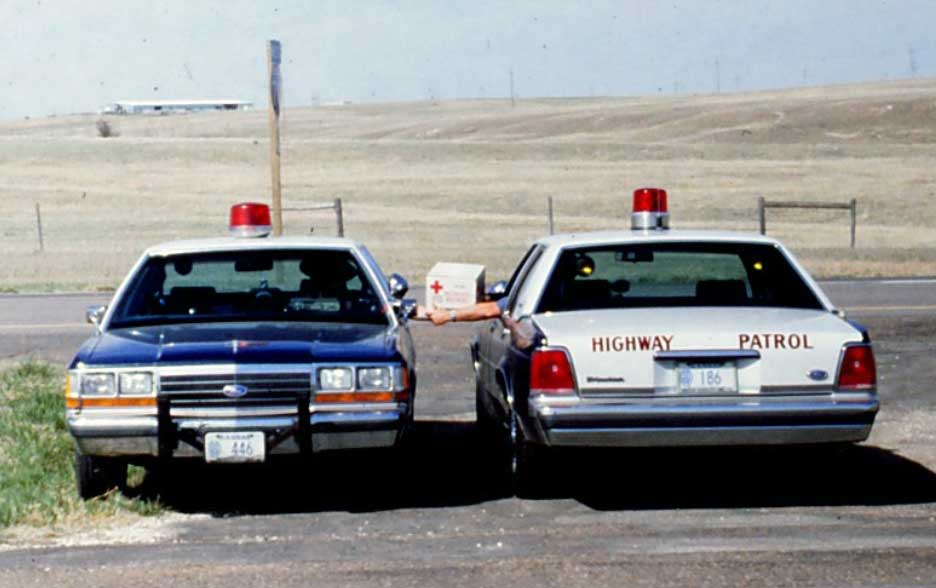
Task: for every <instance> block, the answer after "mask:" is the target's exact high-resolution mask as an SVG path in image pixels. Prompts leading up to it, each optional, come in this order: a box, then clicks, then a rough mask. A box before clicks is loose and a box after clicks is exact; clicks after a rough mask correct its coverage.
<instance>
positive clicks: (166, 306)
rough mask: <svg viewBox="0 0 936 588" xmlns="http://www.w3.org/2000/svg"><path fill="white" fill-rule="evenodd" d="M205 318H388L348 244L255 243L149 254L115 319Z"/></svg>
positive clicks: (118, 322)
mask: <svg viewBox="0 0 936 588" xmlns="http://www.w3.org/2000/svg"><path fill="white" fill-rule="evenodd" d="M204 321H326V322H349V323H374V324H387V322H388V319H387V316H386V314H385V313H384V311H383V308H382V304H381V302H380V299H379V297H378V296H377V294H376V292H375V290H374V288H373V287H372V285H371V283H370V281H369V280H368V278H367V275H366V274H365V273H364V272H363V271H362V269H361V267H360V265H359V264H358V262H357V260H356V259H355V258H354V256H353V255H351V253H350V252H348V251H302V250H300V251H253V252H230V253H210V254H194V255H176V256H172V257H166V258H151V259H149V260H148V261H147V262H146V264H145V266H144V267H143V268H142V270H141V271H140V272H139V273H137V274H136V276H135V278H134V280H133V282H132V283H131V284H130V286H129V288H128V289H127V291H126V292H125V294H124V296H123V297H122V298H121V300H120V301H119V302H118V304H117V307H116V309H115V312H114V316H113V317H112V319H111V323H110V326H111V327H114V328H119V327H123V326H134V325H146V324H161V323H178V322H204Z"/></svg>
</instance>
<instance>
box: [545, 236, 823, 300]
mask: <svg viewBox="0 0 936 588" xmlns="http://www.w3.org/2000/svg"><path fill="white" fill-rule="evenodd" d="M654 306H761V307H786V308H809V309H822V305H821V303H820V302H819V300H818V299H817V298H816V295H815V294H814V293H813V292H812V290H811V289H810V287H809V286H808V285H807V284H806V283H805V282H804V281H803V279H802V278H801V277H800V275H799V274H798V273H797V271H796V270H795V269H794V268H793V267H792V266H791V265H790V262H789V261H788V260H787V259H786V257H785V256H784V255H783V254H782V253H781V252H780V251H779V250H778V249H777V248H776V247H773V246H771V245H764V244H755V243H659V244H640V245H616V246H601V247H584V248H574V249H568V250H566V251H564V252H563V253H562V254H561V255H560V257H559V260H558V263H556V266H555V268H554V269H553V272H552V275H551V276H550V278H549V281H548V283H547V286H546V290H545V291H544V292H543V296H542V297H541V299H540V303H539V307H538V309H537V312H561V311H570V310H585V309H596V308H640V307H654Z"/></svg>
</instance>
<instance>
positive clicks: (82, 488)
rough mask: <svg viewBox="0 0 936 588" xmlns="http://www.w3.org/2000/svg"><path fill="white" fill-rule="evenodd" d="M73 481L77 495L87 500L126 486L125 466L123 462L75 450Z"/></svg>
mask: <svg viewBox="0 0 936 588" xmlns="http://www.w3.org/2000/svg"><path fill="white" fill-rule="evenodd" d="M75 480H76V481H77V483H78V495H79V496H81V497H82V498H83V499H85V500H88V499H91V498H96V497H98V496H101V495H103V494H106V493H107V492H109V491H110V490H112V489H114V488H123V487H125V486H126V485H127V464H126V462H124V461H121V460H118V459H114V458H108V457H97V456H93V455H85V454H83V453H81V452H80V451H78V450H77V449H76V450H75Z"/></svg>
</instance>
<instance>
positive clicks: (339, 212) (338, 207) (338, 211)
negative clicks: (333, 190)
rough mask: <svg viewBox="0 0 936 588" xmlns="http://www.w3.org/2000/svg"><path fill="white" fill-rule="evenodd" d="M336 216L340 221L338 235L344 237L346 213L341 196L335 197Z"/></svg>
mask: <svg viewBox="0 0 936 588" xmlns="http://www.w3.org/2000/svg"><path fill="white" fill-rule="evenodd" d="M335 217H336V219H337V222H338V236H339V237H344V213H343V212H342V210H341V198H335Z"/></svg>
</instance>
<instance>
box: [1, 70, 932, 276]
mask: <svg viewBox="0 0 936 588" xmlns="http://www.w3.org/2000/svg"><path fill="white" fill-rule="evenodd" d="M98 118H100V117H99V116H97V115H82V116H69V117H53V118H43V119H33V120H26V121H15V122H6V123H0V178H2V179H0V196H2V198H0V212H2V214H3V215H4V218H6V219H7V222H6V224H5V226H4V229H3V233H2V240H3V249H4V251H6V252H8V253H10V254H11V256H10V257H11V259H10V261H9V262H8V263H7V264H4V266H3V267H2V268H0V287H6V288H22V287H24V286H25V287H27V288H55V289H62V288H66V289H72V288H96V287H108V286H113V285H114V284H115V283H116V282H117V281H118V280H119V279H120V277H122V275H123V274H124V273H125V271H126V269H127V268H128V267H129V265H130V264H131V263H132V261H133V259H134V258H135V257H136V256H137V255H138V254H139V252H140V251H141V250H142V249H143V248H144V247H145V246H146V245H149V244H152V243H154V242H158V241H163V240H167V239H174V238H178V237H182V236H186V237H189V236H204V235H217V234H222V233H223V231H224V222H225V215H226V209H227V206H228V205H229V204H230V203H232V202H235V201H241V200H248V199H261V200H262V199H267V198H268V194H269V164H268V156H269V146H268V143H267V141H266V136H267V115H266V112H265V111H263V110H257V111H253V112H231V113H211V114H199V115H194V114H189V115H169V116H159V117H108V121H109V122H110V123H111V125H112V126H113V127H114V129H115V130H116V131H117V132H118V133H119V136H118V137H115V138H109V139H104V138H101V137H98V136H97V130H96V128H95V121H96V120H98ZM282 134H283V155H284V159H283V165H284V167H283V181H284V186H283V189H284V198H285V205H286V206H302V205H303V204H306V203H310V202H321V201H330V200H331V199H333V198H335V197H341V198H342V200H343V203H344V207H345V211H346V220H345V224H346V228H347V233H348V235H349V236H352V237H355V238H358V239H360V240H362V241H364V242H366V243H367V244H368V246H369V247H370V248H371V249H372V250H373V251H374V253H375V254H376V256H377V257H378V259H379V260H380V261H381V262H382V265H383V266H384V268H385V269H387V270H388V271H392V270H401V271H403V272H404V273H406V274H408V275H409V276H410V277H411V278H413V279H414V280H416V279H418V278H420V277H421V276H424V275H425V272H426V271H427V270H428V269H429V267H431V265H432V263H434V262H435V261H438V260H440V259H445V260H450V261H470V262H478V263H483V264H485V265H487V266H488V267H489V275H493V276H502V275H504V274H506V273H507V272H508V271H509V269H510V267H511V266H512V264H513V263H514V262H515V260H516V258H517V257H518V256H519V255H520V253H521V252H522V250H523V249H524V248H525V246H526V245H527V244H528V243H529V242H530V241H531V240H532V239H534V238H536V237H537V236H540V235H542V234H544V232H545V228H546V197H547V195H552V196H554V197H555V198H556V214H557V222H556V224H557V228H558V230H560V231H572V230H590V229H596V228H609V227H614V226H618V227H625V226H627V223H628V208H629V206H630V191H631V190H632V189H633V188H636V187H639V186H641V185H660V186H663V187H666V188H667V189H668V190H669V191H670V194H671V209H672V213H673V224H674V226H677V227H693V228H696V227H706V228H731V229H738V230H756V227H757V224H756V215H755V209H756V201H757V198H758V197H759V196H764V197H766V198H768V199H784V200H809V201H823V202H845V201H847V200H849V199H851V198H856V199H857V200H858V210H859V224H858V248H857V249H855V250H849V249H848V247H847V245H848V225H847V214H845V213H839V212H828V211H826V212H804V213H792V212H787V211H771V213H770V216H769V217H768V231H769V233H770V234H774V235H777V236H780V237H781V238H782V239H784V240H785V241H786V242H787V243H788V244H789V245H790V246H791V247H792V248H793V250H794V251H795V252H796V253H797V255H798V256H799V257H801V259H803V260H804V262H805V263H806V265H807V266H808V267H810V269H812V270H813V271H814V272H816V273H818V274H820V275H827V276H828V275H921V274H929V275H936V230H934V229H936V204H934V203H933V197H934V194H936V171H934V169H936V166H934V165H933V163H934V161H936V80H918V81H908V82H889V83H876V84H861V85H852V86H834V87H825V88H807V89H799V90H787V91H778V92H758V93H748V94H720V95H709V96H680V97H647V98H614V99H611V98H593V99H548V100H547V99H542V100H520V101H518V102H517V105H516V106H515V107H511V105H510V103H509V102H508V101H503V100H501V101H495V100H487V101H484V100H465V101H453V102H441V103H428V102H426V103H410V104H377V105H370V104H368V105H347V106H332V107H319V108H295V109H287V110H286V111H285V113H284V117H283V120H282ZM35 203H39V204H40V205H41V209H42V216H43V228H44V233H45V252H44V253H41V254H40V253H38V252H36V250H37V248H38V244H37V239H36V220H35ZM287 214H288V215H287V230H288V232H291V233H304V232H308V231H309V227H310V225H311V226H314V230H315V232H316V234H333V233H334V223H333V219H332V218H331V217H329V216H328V213H314V214H310V213H287Z"/></svg>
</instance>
